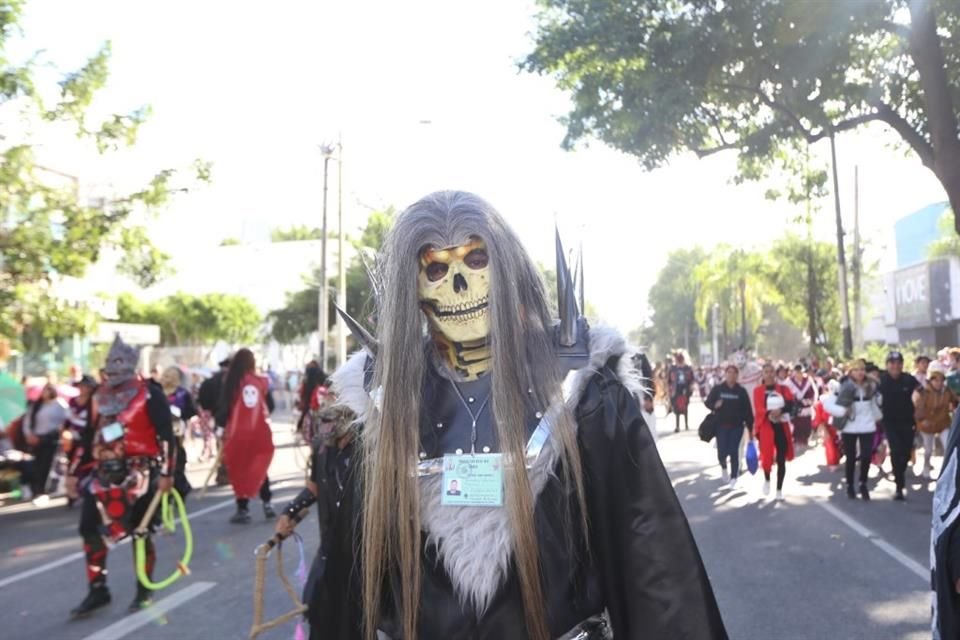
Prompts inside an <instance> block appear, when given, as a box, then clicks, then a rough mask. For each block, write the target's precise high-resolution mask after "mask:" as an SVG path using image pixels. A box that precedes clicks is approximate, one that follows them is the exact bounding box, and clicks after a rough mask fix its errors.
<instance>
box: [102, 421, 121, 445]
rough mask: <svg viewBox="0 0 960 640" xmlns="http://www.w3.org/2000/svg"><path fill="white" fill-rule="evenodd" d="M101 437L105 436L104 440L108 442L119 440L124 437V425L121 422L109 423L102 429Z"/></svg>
mask: <svg viewBox="0 0 960 640" xmlns="http://www.w3.org/2000/svg"><path fill="white" fill-rule="evenodd" d="M100 437H101V438H103V441H104V442H106V443H107V444H109V443H111V442H114V441H115V440H119V439H120V438H122V437H123V425H122V424H120V423H119V422H114V423H113V424H108V425H107V426H105V427H103V428H102V429H100Z"/></svg>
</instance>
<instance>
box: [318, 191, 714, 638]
mask: <svg viewBox="0 0 960 640" xmlns="http://www.w3.org/2000/svg"><path fill="white" fill-rule="evenodd" d="M557 244H558V271H557V279H558V290H559V291H558V293H559V302H560V321H559V324H556V325H555V324H554V323H553V321H552V320H551V313H550V311H549V310H548V308H547V302H546V300H547V297H546V293H545V291H544V289H543V284H542V281H541V279H540V277H539V275H538V272H537V269H536V266H535V265H534V263H533V261H532V260H531V259H530V257H529V256H528V255H527V253H526V252H525V251H524V249H523V247H522V246H521V244H520V241H519V239H518V238H517V236H516V235H515V234H514V233H513V231H512V230H511V229H510V228H509V227H508V226H507V224H506V222H505V221H504V219H503V218H502V217H501V216H500V215H499V214H498V213H497V212H496V211H495V210H494V209H493V208H492V207H491V206H490V205H489V204H487V203H486V202H484V201H483V200H481V199H480V198H478V197H476V196H474V195H472V194H468V193H463V192H439V193H435V194H432V195H430V196H427V197H425V198H424V199H422V200H420V201H419V202H417V203H415V204H414V205H412V206H411V207H410V208H409V209H407V210H406V211H405V212H404V213H403V214H401V215H400V216H399V217H398V219H397V221H396V224H395V226H394V228H393V229H392V231H391V232H390V235H389V236H388V238H387V240H386V243H385V247H384V250H383V254H382V256H381V259H382V260H383V269H382V273H383V274H384V278H385V280H384V282H382V283H379V284H380V286H377V287H376V290H378V291H380V292H381V294H380V296H381V297H380V299H379V300H378V309H377V311H378V312H377V318H378V326H377V341H376V342H374V339H373V338H372V337H370V336H369V334H365V332H362V331H357V333H358V334H359V335H362V336H364V339H363V340H362V341H363V342H364V343H365V344H366V346H367V349H366V350H364V351H362V352H360V353H359V354H357V355H356V356H354V357H353V358H352V359H351V360H350V361H348V363H347V364H346V365H345V366H344V367H341V369H340V370H338V371H337V372H336V373H335V374H334V375H333V376H332V390H333V392H334V394H335V395H336V397H337V398H338V401H339V402H340V403H341V404H343V405H346V406H348V407H349V408H350V409H351V410H352V411H353V412H354V413H355V414H356V415H357V425H356V426H355V429H357V431H356V434H357V438H358V441H357V444H356V447H357V450H358V452H357V453H356V455H355V458H354V460H353V461H352V462H351V464H350V466H349V469H348V471H347V473H346V474H345V475H344V476H340V477H334V476H333V475H330V480H329V482H328V484H330V485H335V486H337V487H338V491H339V492H340V493H339V496H341V499H340V501H339V505H338V507H337V513H336V517H335V518H334V520H333V522H332V524H331V527H330V530H329V532H328V534H327V535H324V536H323V538H324V547H325V554H326V555H325V559H324V563H323V575H322V576H314V578H313V579H315V580H316V582H317V587H316V589H315V591H314V595H313V596H312V597H311V599H310V602H309V614H308V615H309V618H310V623H311V633H312V637H313V638H315V639H319V638H323V639H325V640H347V639H351V640H352V639H355V638H365V639H366V640H371V639H373V638H375V637H377V635H378V634H380V636H381V637H385V638H390V639H399V638H404V639H405V640H414V639H416V638H419V639H421V640H430V639H434V638H443V639H444V640H461V639H466V638H498V639H500V640H520V639H528V638H530V639H533V640H548V639H549V638H558V637H561V636H564V634H567V633H570V636H571V637H573V636H574V635H576V634H578V633H579V634H581V635H578V636H577V637H582V638H587V637H589V638H605V637H608V632H609V631H610V630H612V632H613V635H614V637H616V638H617V639H618V640H630V639H639V638H697V639H698V640H709V639H712V638H726V637H727V636H726V632H725V631H724V627H723V622H722V620H721V617H720V613H719V611H718V608H717V604H716V601H715V599H714V596H713V592H712V590H711V587H710V583H709V580H708V579H707V576H706V571H705V569H704V566H703V563H702V561H701V559H700V554H699V552H698V550H697V547H696V543H695V542H694V540H693V536H692V534H691V532H690V528H689V526H688V524H687V520H686V518H685V516H684V514H683V511H682V509H681V507H680V504H679V501H678V500H677V496H676V494H675V493H674V491H673V487H672V486H671V483H670V479H669V477H668V476H667V473H666V471H665V470H664V467H663V464H662V462H661V461H660V457H659V455H658V453H657V449H656V446H655V444H654V440H653V437H652V436H651V434H650V432H649V430H648V428H647V426H646V425H645V424H644V422H643V420H642V418H641V413H640V408H639V407H638V405H637V402H636V399H635V396H634V391H637V390H638V389H639V380H637V379H636V377H628V376H626V375H625V374H626V372H627V371H628V370H629V369H630V368H631V366H632V365H631V363H630V362H629V357H623V356H624V354H625V353H626V346H625V343H624V341H623V339H622V338H621V337H620V336H619V335H617V334H616V333H615V332H613V331H611V330H597V329H593V330H591V329H589V328H588V327H587V325H586V322H585V321H583V320H582V319H579V318H578V316H579V314H578V311H577V302H576V297H577V296H576V295H575V292H574V289H573V283H572V279H571V276H570V272H569V270H568V269H567V265H566V261H565V259H564V257H563V256H564V253H563V250H562V247H560V246H559V238H558V241H557ZM425 327H427V328H428V333H429V335H428V337H426V338H425V337H424V329H425ZM621 373H623V374H624V375H623V376H621ZM568 374H570V375H569V377H568ZM565 378H567V384H566V385H562V384H561V383H562V382H563V380H564V379H565ZM328 473H331V474H332V472H328ZM453 479H456V480H457V481H458V484H457V492H459V493H460V495H448V493H447V492H448V490H449V487H450V483H451V480H453ZM454 493H456V492H454Z"/></svg>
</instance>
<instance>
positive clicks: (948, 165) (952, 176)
mask: <svg viewBox="0 0 960 640" xmlns="http://www.w3.org/2000/svg"><path fill="white" fill-rule="evenodd" d="M908 4H909V6H910V23H911V24H910V55H911V57H912V58H913V62H914V64H915V65H916V67H917V74H918V75H919V76H920V86H921V87H922V88H923V93H922V95H923V105H924V111H926V115H927V124H928V129H929V131H930V143H931V146H932V147H933V167H932V169H933V172H934V174H936V176H937V178H938V179H939V180H940V183H941V184H942V185H943V188H944V190H945V191H946V192H947V197H948V198H949V199H950V206H951V207H953V216H954V228H955V229H956V231H957V233H960V139H958V137H957V115H956V113H955V112H954V110H953V101H952V100H951V93H950V87H949V85H948V83H947V69H946V61H945V60H944V57H943V49H942V48H941V46H940V38H939V36H938V35H937V17H936V13H935V9H934V6H933V5H934V3H933V1H932V0H914V1H913V2H910V3H908Z"/></svg>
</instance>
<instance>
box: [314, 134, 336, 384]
mask: <svg viewBox="0 0 960 640" xmlns="http://www.w3.org/2000/svg"><path fill="white" fill-rule="evenodd" d="M333 150H334V146H333V145H331V144H322V145H320V151H321V152H322V153H323V225H322V227H321V234H322V235H321V238H320V293H319V296H318V299H317V304H318V306H319V310H318V313H317V316H318V322H317V324H318V326H317V332H318V337H319V339H320V367H321V369H323V370H324V371H326V369H327V326H328V324H329V323H328V322H327V298H328V293H327V178H328V176H329V172H330V158H331V157H333Z"/></svg>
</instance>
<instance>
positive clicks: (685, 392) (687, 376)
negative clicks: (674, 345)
mask: <svg viewBox="0 0 960 640" xmlns="http://www.w3.org/2000/svg"><path fill="white" fill-rule="evenodd" d="M674 358H675V362H676V364H675V365H673V367H671V368H670V378H669V384H670V408H671V409H672V410H673V414H674V416H675V417H676V421H677V422H676V424H677V426H676V428H675V429H674V430H673V432H674V433H679V432H680V416H683V427H684V429H685V430H686V431H689V430H690V418H689V414H688V411H689V409H690V396H691V395H692V394H693V368H692V367H691V366H690V365H688V364H687V363H686V358H685V357H684V355H683V352H682V351H677V352H676V354H674Z"/></svg>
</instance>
